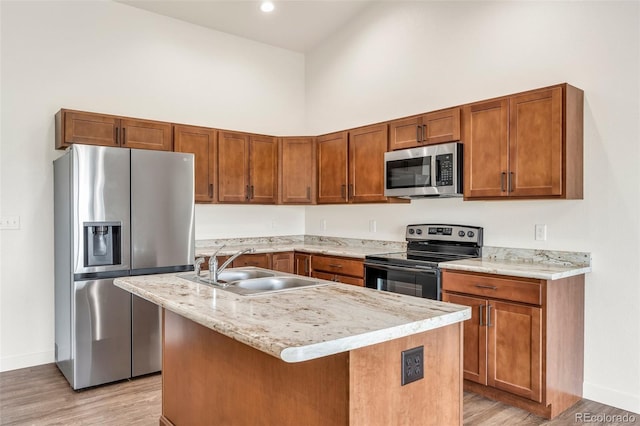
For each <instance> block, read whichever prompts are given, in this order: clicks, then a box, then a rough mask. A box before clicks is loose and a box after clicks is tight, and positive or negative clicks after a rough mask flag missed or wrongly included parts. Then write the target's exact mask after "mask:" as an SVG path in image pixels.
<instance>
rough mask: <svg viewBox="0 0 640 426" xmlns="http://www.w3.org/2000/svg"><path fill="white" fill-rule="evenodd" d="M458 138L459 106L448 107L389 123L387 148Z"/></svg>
mask: <svg viewBox="0 0 640 426" xmlns="http://www.w3.org/2000/svg"><path fill="white" fill-rule="evenodd" d="M457 140H460V108H459V107H456V108H450V109H445V110H442V111H435V112H430V113H427V114H423V115H418V116H414V117H408V118H403V119H400V120H394V121H392V122H390V123H389V150H390V151H394V150H397V149H406V148H415V147H417V146H421V145H431V144H436V143H443V142H451V141H457Z"/></svg>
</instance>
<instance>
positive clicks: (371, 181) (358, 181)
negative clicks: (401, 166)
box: [317, 124, 388, 204]
mask: <svg viewBox="0 0 640 426" xmlns="http://www.w3.org/2000/svg"><path fill="white" fill-rule="evenodd" d="M387 142H388V137H387V125H386V124H379V125H374V126H367V127H362V128H358V129H353V130H350V131H349V132H339V133H333V134H330V135H325V136H320V137H319V138H318V139H317V143H318V204H328V203H365V202H376V201H387V200H388V199H387V197H385V196H384V153H385V152H386V151H387V146H388V143H387Z"/></svg>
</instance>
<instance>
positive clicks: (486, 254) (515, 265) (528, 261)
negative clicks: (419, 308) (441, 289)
mask: <svg viewBox="0 0 640 426" xmlns="http://www.w3.org/2000/svg"><path fill="white" fill-rule="evenodd" d="M438 266H440V268H443V269H449V270H455V271H467V272H481V273H486V274H497V275H509V276H513V277H523V278H539V279H543V280H557V279H561V278H567V277H572V276H575V275H581V274H586V273H588V272H591V255H590V254H589V253H583V252H568V251H551V250H530V249H514V248H505V247H483V248H482V258H478V259H465V260H454V261H451V262H443V263H440V264H439V265H438Z"/></svg>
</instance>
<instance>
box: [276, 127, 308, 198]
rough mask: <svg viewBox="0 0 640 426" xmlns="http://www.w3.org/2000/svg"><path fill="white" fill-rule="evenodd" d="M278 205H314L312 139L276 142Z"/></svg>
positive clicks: (291, 138)
mask: <svg viewBox="0 0 640 426" xmlns="http://www.w3.org/2000/svg"><path fill="white" fill-rule="evenodd" d="M278 148H279V155H278V158H279V162H278V181H279V183H280V185H279V191H278V193H279V197H278V200H279V203H280V204H314V203H315V199H316V145H315V141H314V139H313V138H296V137H287V138H280V140H279V142H278Z"/></svg>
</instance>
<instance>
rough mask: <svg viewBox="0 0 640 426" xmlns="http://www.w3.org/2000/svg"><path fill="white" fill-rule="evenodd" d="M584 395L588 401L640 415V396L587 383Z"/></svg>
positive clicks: (585, 383)
mask: <svg viewBox="0 0 640 426" xmlns="http://www.w3.org/2000/svg"><path fill="white" fill-rule="evenodd" d="M582 394H583V397H584V398H586V399H590V400H592V401H597V402H600V403H602V404H607V405H610V406H612V407H616V408H620V409H622V410H626V411H631V412H632V413H636V414H640V395H634V394H630V393H625V392H620V391H617V390H615V389H609V388H605V387H603V386H599V385H595V384H593V383H587V382H584V385H583V392H582ZM594 414H595V413H594Z"/></svg>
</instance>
